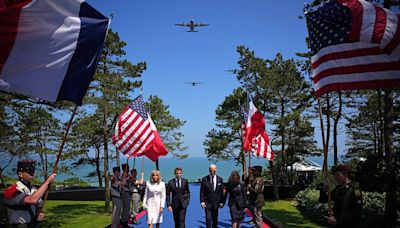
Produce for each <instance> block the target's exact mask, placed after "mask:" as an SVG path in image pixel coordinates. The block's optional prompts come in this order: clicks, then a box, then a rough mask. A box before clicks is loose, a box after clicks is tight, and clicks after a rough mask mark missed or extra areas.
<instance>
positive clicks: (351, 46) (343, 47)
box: [311, 42, 379, 63]
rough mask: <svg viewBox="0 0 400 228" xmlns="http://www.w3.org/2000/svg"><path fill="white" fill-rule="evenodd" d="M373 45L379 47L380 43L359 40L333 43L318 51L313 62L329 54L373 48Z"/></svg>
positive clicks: (313, 57) (312, 58)
mask: <svg viewBox="0 0 400 228" xmlns="http://www.w3.org/2000/svg"><path fill="white" fill-rule="evenodd" d="M373 47H379V44H372V43H361V42H357V43H343V44H336V45H331V46H327V47H324V48H322V49H321V50H319V51H318V53H317V54H315V55H313V56H311V62H313V63H315V62H317V61H318V60H319V59H320V58H321V57H323V56H325V55H327V54H332V53H338V52H345V51H354V50H359V49H364V48H373Z"/></svg>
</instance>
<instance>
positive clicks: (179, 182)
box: [178, 179, 181, 188]
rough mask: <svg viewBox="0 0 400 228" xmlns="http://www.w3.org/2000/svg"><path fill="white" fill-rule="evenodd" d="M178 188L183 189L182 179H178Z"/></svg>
mask: <svg viewBox="0 0 400 228" xmlns="http://www.w3.org/2000/svg"><path fill="white" fill-rule="evenodd" d="M178 188H181V179H178Z"/></svg>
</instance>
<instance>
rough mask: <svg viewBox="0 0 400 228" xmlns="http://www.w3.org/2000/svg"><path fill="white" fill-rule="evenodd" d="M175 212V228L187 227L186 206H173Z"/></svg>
mask: <svg viewBox="0 0 400 228" xmlns="http://www.w3.org/2000/svg"><path fill="white" fill-rule="evenodd" d="M172 213H173V214H174V222H175V228H185V217H186V208H181V207H177V208H172Z"/></svg>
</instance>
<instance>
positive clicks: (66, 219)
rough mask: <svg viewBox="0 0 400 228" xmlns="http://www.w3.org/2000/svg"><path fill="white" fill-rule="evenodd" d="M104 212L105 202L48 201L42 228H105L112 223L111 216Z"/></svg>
mask: <svg viewBox="0 0 400 228" xmlns="http://www.w3.org/2000/svg"><path fill="white" fill-rule="evenodd" d="M103 211H104V201H61V200H51V201H47V202H46V206H45V213H46V221H45V222H44V223H43V225H42V227H65V228H67V227H68V228H69V227H77V228H78V227H79V228H81V227H82V228H91V227H105V226H106V225H107V224H110V222H111V214H108V213H104V212H103Z"/></svg>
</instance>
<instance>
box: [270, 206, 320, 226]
mask: <svg viewBox="0 0 400 228" xmlns="http://www.w3.org/2000/svg"><path fill="white" fill-rule="evenodd" d="M295 202H296V201H295V200H278V201H268V202H266V203H265V206H264V207H263V212H264V213H265V214H266V215H267V216H269V217H270V218H271V219H272V220H274V221H275V222H276V223H277V224H278V225H281V226H282V227H312V228H314V227H315V228H317V227H320V226H318V225H316V224H314V223H312V222H311V221H310V220H308V219H306V218H304V217H303V216H302V215H301V213H300V211H299V210H297V208H296V207H295V206H293V205H294V204H295Z"/></svg>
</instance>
